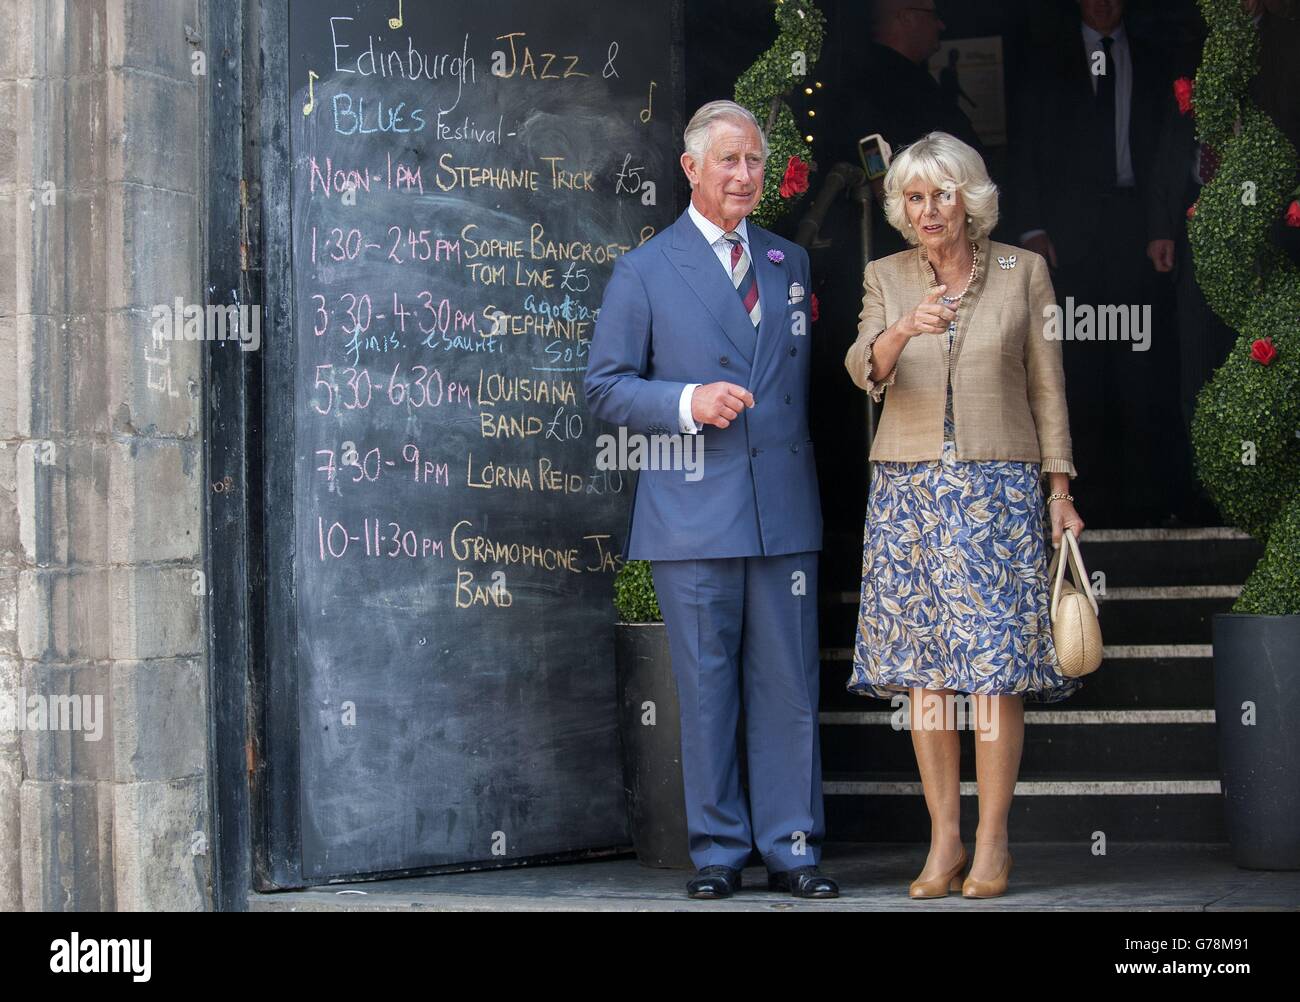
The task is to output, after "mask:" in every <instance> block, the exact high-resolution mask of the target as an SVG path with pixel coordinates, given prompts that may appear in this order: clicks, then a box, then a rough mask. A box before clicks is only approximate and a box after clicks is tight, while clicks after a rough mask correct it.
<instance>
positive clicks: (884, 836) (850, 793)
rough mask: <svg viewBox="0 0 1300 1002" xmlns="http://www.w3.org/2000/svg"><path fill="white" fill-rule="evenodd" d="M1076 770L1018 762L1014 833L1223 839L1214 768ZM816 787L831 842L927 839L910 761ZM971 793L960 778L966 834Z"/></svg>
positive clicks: (975, 808)
mask: <svg viewBox="0 0 1300 1002" xmlns="http://www.w3.org/2000/svg"><path fill="white" fill-rule="evenodd" d="M1080 765H1081V766H1082V763H1080ZM1082 771H1083V770H1082V768H1080V769H1079V770H1075V771H1069V772H1055V773H1049V772H1031V771H1029V770H1027V769H1026V768H1024V767H1022V768H1021V771H1020V780H1019V782H1018V783H1017V785H1016V791H1015V798H1014V799H1013V800H1012V802H1011V813H1010V816H1009V819H1008V824H1009V826H1010V830H1011V832H1012V833H1013V838H1015V839H1025V840H1030V841H1035V840H1041V841H1048V840H1062V839H1063V840H1088V839H1090V838H1092V837H1093V833H1095V832H1102V833H1104V834H1105V836H1106V838H1107V839H1108V840H1112V841H1115V842H1133V841H1147V842H1185V841H1197V842H1200V841H1206V842H1217V841H1224V840H1226V839H1227V833H1226V829H1225V827H1224V820H1223V798H1222V796H1221V791H1220V789H1219V779H1218V776H1217V774H1214V773H1200V774H1192V773H1183V774H1180V775H1179V776H1177V777H1176V778H1174V777H1169V776H1148V775H1139V774H1129V775H1111V776H1107V777H1105V778H1096V777H1093V776H1084V775H1080V772H1082ZM822 791H823V794H824V797H825V803H826V825H827V831H828V833H829V834H830V835H831V837H833V838H835V839H837V840H847V841H864V842H896V841H928V840H929V837H930V817H929V814H928V812H927V811H926V806H925V800H924V796H923V794H922V790H921V782H920V778H919V776H918V774H917V772H916V770H915V767H913V768H912V770H911V771H903V770H899V771H895V772H884V771H870V772H866V771H864V772H857V773H852V772H845V773H840V772H829V771H828V772H824V773H823V783H822ZM977 792H978V791H977V788H976V785H975V783H974V782H973V781H967V780H963V782H962V785H961V819H962V826H963V828H964V829H965V830H968V831H971V832H973V831H974V830H975V825H976V824H977V822H978V820H979V802H978V799H977Z"/></svg>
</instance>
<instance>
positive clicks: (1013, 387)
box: [844, 237, 1076, 477]
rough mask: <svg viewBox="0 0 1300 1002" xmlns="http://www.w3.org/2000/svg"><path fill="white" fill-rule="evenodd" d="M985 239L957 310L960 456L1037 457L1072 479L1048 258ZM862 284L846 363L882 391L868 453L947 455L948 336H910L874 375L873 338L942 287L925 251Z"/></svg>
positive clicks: (909, 458) (955, 396)
mask: <svg viewBox="0 0 1300 1002" xmlns="http://www.w3.org/2000/svg"><path fill="white" fill-rule="evenodd" d="M977 244H978V246H979V262H978V267H977V269H976V274H975V279H974V281H973V282H972V283H971V288H970V291H968V292H967V293H966V296H965V298H964V299H962V301H961V304H960V305H959V306H958V308H957V336H956V339H955V341H954V343H953V354H952V363H951V364H952V406H953V416H954V418H955V420H956V426H957V437H956V445H957V458H958V459H962V460H969V459H993V460H1004V459H1005V460H1017V461H1021V462H1029V463H1041V464H1042V472H1043V473H1044V474H1047V473H1068V474H1069V475H1070V476H1071V477H1073V476H1076V472H1075V469H1074V462H1073V455H1072V452H1071V448H1070V426H1069V419H1068V416H1067V414H1066V406H1065V374H1064V371H1063V369H1062V367H1061V342H1060V341H1058V340H1050V339H1048V338H1047V337H1046V336H1045V335H1044V329H1045V328H1046V327H1047V323H1048V320H1047V316H1048V314H1047V312H1046V310H1047V308H1049V307H1055V306H1056V296H1055V294H1054V292H1053V290H1052V280H1051V277H1050V276H1049V275H1048V271H1047V262H1046V261H1045V260H1043V258H1042V256H1041V255H1039V254H1035V253H1034V252H1033V251H1029V250H1025V249H1024V248H1023V247H1013V246H1011V245H1009V244H1003V243H995V242H993V241H991V240H989V239H988V238H987V237H986V238H985V239H984V240H982V241H978V242H977ZM863 286H864V292H863V296H862V313H861V316H860V319H859V322H858V337H857V340H856V341H855V342H854V343H853V347H851V348H850V349H849V352H848V355H847V356H846V357H845V359H844V365H845V367H846V368H847V369H848V370H849V375H850V376H851V377H852V378H853V382H854V383H856V384H857V385H858V386H859V387H861V388H862V389H864V390H866V391H867V392H868V393H869V394H871V397H872V399H874V400H877V401H879V400H880V399H881V397H882V395H883V396H884V397H885V404H884V410H883V412H882V414H881V418H880V425H879V428H878V429H877V431H876V438H875V441H874V443H873V444H872V446H871V456H870V458H871V459H872V460H873V461H877V460H882V461H889V460H897V461H901V462H915V461H917V460H926V459H939V458H941V456H942V454H943V412H944V400H945V388H946V386H947V380H948V366H949V361H948V357H947V354H948V352H947V343H948V337H947V335H946V334H939V335H934V334H920V335H918V336H917V337H914V338H912V339H911V340H910V341H908V342H907V344H906V345H905V346H904V348H903V352H902V354H901V355H899V357H898V364H897V365H895V366H894V370H893V371H892V372H890V373H889V374H888V375H887V376H886V377H885V378H884V379H882V380H879V381H873V380H872V379H871V376H870V373H871V346H872V343H873V342H874V341H875V339H876V338H877V337H878V336H879V335H880V334H881V333H882V332H883V331H884V330H885V328H887V327H888V326H890V325H891V324H893V323H894V321H896V320H898V319H899V317H901V316H903V315H904V314H906V313H910V312H911V311H912V310H914V309H915V308H916V306H917V304H919V303H920V302H921V300H922V299H924V298H925V297H926V296H928V295H929V294H930V293H932V292H934V291H935V290H936V289H937V288H938V287H939V282H938V279H937V278H936V276H935V273H934V269H933V268H932V267H931V266H930V262H929V258H928V256H927V254H926V251H925V248H924V247H915V248H912V249H911V250H906V251H903V252H901V253H899V254H892V255H890V256H889V257H886V258H882V259H880V260H879V261H872V262H871V263H870V264H868V265H867V269H866V273H865V274H864V276H863ZM954 291H960V290H954ZM1058 329H1059V326H1058ZM886 388H888V390H889V392H888V393H887V394H886V393H885V390H886Z"/></svg>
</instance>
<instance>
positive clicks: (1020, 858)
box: [248, 827, 1300, 914]
mask: <svg viewBox="0 0 1300 1002" xmlns="http://www.w3.org/2000/svg"><path fill="white" fill-rule="evenodd" d="M964 834H965V836H966V847H967V850H968V851H970V850H971V849H972V848H973V847H974V829H973V828H969V827H968V828H966V829H965V831H964ZM1108 835H1109V840H1108V845H1107V847H1106V852H1105V854H1098V853H1096V852H1095V851H1094V850H1093V842H1094V840H1093V839H1092V837H1091V834H1090V833H1087V834H1084V835H1082V836H1079V837H1071V838H1070V839H1069V840H1068V841H1064V840H1060V841H1053V842H1034V841H1031V840H1029V839H1028V838H1027V837H1026V836H1024V835H1023V833H1022V832H1020V831H1019V830H1018V829H1015V828H1013V829H1012V831H1011V854H1012V856H1013V858H1014V860H1015V864H1014V866H1013V867H1012V871H1011V878H1010V882H1009V885H1008V889H1007V893H1006V894H1005V895H1004V896H1002V897H1000V898H988V899H986V900H982V901H980V900H971V899H963V898H962V897H961V895H959V894H958V895H949V896H948V897H946V898H937V899H935V900H932V901H912V900H911V899H909V898H908V896H907V886H908V884H909V883H910V882H911V881H912V880H913V879H914V878H915V877H916V875H917V873H918V872H920V869H921V867H922V866H923V865H924V863H925V853H926V846H925V845H920V844H915V843H911V842H909V843H907V844H897V843H888V844H886V843H877V844H874V845H866V846H864V845H848V844H842V843H831V844H828V845H827V846H826V851H825V853H824V854H823V856H822V860H821V865H822V869H823V871H825V872H826V873H828V874H830V875H831V876H832V877H834V878H835V879H836V880H837V881H839V884H840V897H839V898H837V899H835V900H833V901H811V900H800V899H797V898H791V897H790V895H788V894H777V893H773V892H769V891H768V890H767V882H766V875H765V873H764V871H763V869H762V868H761V867H749V868H748V869H746V870H745V872H744V878H743V879H744V885H743V887H742V889H741V891H740V893H739V894H737V895H736V896H735V897H732V898H728V899H726V900H723V901H692V900H691V899H689V898H687V897H686V894H685V889H684V886H685V882H686V878H687V876H688V873H689V871H686V870H674V869H652V868H650V867H646V866H641V865H640V864H639V863H638V862H637V861H636V860H635V859H632V858H630V857H627V856H623V857H621V858H617V859H605V860H599V861H592V862H575V863H569V864H566V865H564V866H524V867H513V868H511V869H502V870H489V871H482V872H477V873H448V874H440V875H438V876H427V877H421V876H417V877H403V878H400V879H395V880H378V881H366V882H354V883H348V884H331V885H327V886H322V887H311V888H307V889H305V890H301V891H281V892H279V893H275V894H258V893H256V892H252V893H250V894H249V896H248V908H249V910H250V911H258V912H316V911H349V912H372V911H373V912H379V911H383V912H406V913H418V914H424V913H427V912H432V911H453V912H505V911H528V912H540V911H548V912H561V911H589V912H626V911H695V912H731V911H757V912H769V913H785V912H791V911H826V912H831V911H841V912H844V911H908V912H912V913H915V912H916V911H918V910H921V909H924V910H938V911H949V910H951V911H1017V910H1025V911H1035V912H1041V911H1141V912H1151V911H1196V912H1200V911H1237V910H1247V909H1249V910H1285V911H1298V910H1300V872H1298V873H1276V872H1261V871H1253V870H1241V869H1238V868H1237V867H1236V866H1235V865H1234V864H1233V860H1232V852H1231V849H1230V848H1229V847H1228V846H1227V845H1223V844H1200V845H1198V844H1181V843H1180V844H1171V843H1155V842H1141V843H1136V844H1135V843H1131V842H1124V841H1122V840H1121V839H1119V838H1118V837H1117V836H1115V835H1113V834H1110V833H1108Z"/></svg>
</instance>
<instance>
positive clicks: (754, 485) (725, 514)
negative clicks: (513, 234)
mask: <svg viewBox="0 0 1300 1002" xmlns="http://www.w3.org/2000/svg"><path fill="white" fill-rule="evenodd" d="M746 225H747V230H748V236H749V246H750V254H751V258H752V266H753V268H754V269H755V272H756V278H757V281H758V289H759V302H760V303H761V306H762V320H761V323H760V327H759V330H758V331H757V335H756V334H755V330H754V325H753V322H752V321H751V320H750V319H749V316H748V315H747V314H746V312H745V308H744V306H743V305H742V304H741V301H740V296H739V294H738V293H737V292H736V289H735V287H734V286H733V285H732V283H731V280H730V278H729V276H728V275H727V272H726V269H725V268H724V267H723V266H722V264H721V263H720V262H719V260H718V258H717V255H716V254H715V253H714V251H713V249H712V248H711V247H710V246H709V244H708V243H707V242H706V241H705V238H704V235H703V234H702V233H701V232H700V230H699V228H698V227H697V226H696V225H695V223H694V222H693V221H692V220H691V218H690V216H689V215H688V214H687V213H683V214H682V215H681V216H680V217H679V218H678V220H677V222H676V223H674V224H673V225H672V226H670V227H669V228H668V229H666V230H664V232H663V233H660V234H659V235H657V236H655V237H654V238H652V239H651V240H649V241H647V242H646V243H645V244H643V245H642V246H641V247H638V248H637V249H636V250H634V251H632V252H631V253H629V254H626V255H624V256H623V257H621V258H619V259H618V260H617V261H616V262H615V265H614V271H613V274H612V276H611V277H610V280H609V284H608V286H607V287H606V289H605V298H604V301H603V303H602V304H601V309H600V316H599V318H598V320H597V322H596V329H595V333H594V334H593V336H592V342H591V348H590V357H589V360H588V366H587V375H586V378H585V383H584V388H585V391H586V396H587V404H588V406H589V407H590V409H591V412H592V414H594V415H595V416H596V417H597V418H599V419H600V420H602V421H605V422H608V423H609V424H611V425H615V426H624V427H626V428H627V431H628V434H641V435H645V436H651V435H677V434H681V430H680V429H681V426H680V423H679V418H678V404H679V401H680V398H681V394H682V390H683V388H684V387H685V386H686V384H688V383H701V384H707V383H713V382H719V381H725V382H730V383H735V384H738V385H740V386H743V387H745V388H746V389H748V390H749V391H750V392H751V393H752V394H753V395H754V402H755V406H754V407H752V408H746V409H745V410H744V412H743V413H742V414H741V415H740V416H739V417H737V419H736V420H735V421H733V422H731V425H730V426H729V427H727V428H715V427H713V426H712V425H705V426H704V428H703V430H702V431H701V432H699V433H698V434H699V435H701V436H702V438H703V441H702V443H701V444H702V446H703V454H702V473H703V476H702V477H701V478H700V479H698V480H689V479H687V477H686V474H685V473H684V472H682V471H680V470H651V469H645V470H641V471H640V472H639V475H638V477H637V485H636V492H635V494H634V496H633V501H632V510H631V513H630V515H629V521H628V530H627V536H626V544H625V546H624V548H623V555H624V557H625V558H626V559H630V560H698V559H706V558H718V557H746V556H760V555H775V554H782V553H799V552H803V551H808V550H820V549H821V546H822V515H821V502H820V498H819V496H818V492H817V468H816V461H815V459H814V455H813V443H812V436H811V435H810V434H809V430H808V392H809V371H810V370H809V366H810V364H811V361H812V351H811V345H810V342H811V340H812V334H811V331H812V316H811V313H812V282H811V276H810V274H809V267H808V254H807V252H806V251H804V249H803V248H802V247H799V246H798V245H797V244H792V243H790V242H789V241H788V240H784V239H782V238H781V237H779V236H777V235H776V234H775V233H769V232H768V231H766V230H763V229H760V228H759V227H757V226H755V225H754V224H753V223H752V222H749V223H747V224H746ZM770 250H777V251H780V252H781V255H784V258H783V260H781V261H780V262H776V261H773V260H771V258H769V256H768V251H770ZM792 288H793V298H795V299H796V300H798V301H796V302H791V301H790V300H791V298H792V296H791V292H792ZM800 290H802V295H801V293H800Z"/></svg>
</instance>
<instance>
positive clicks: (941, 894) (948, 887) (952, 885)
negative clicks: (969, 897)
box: [907, 846, 967, 899]
mask: <svg viewBox="0 0 1300 1002" xmlns="http://www.w3.org/2000/svg"><path fill="white" fill-rule="evenodd" d="M966 860H967V856H966V848H965V846H963V847H962V850H961V859H959V860H958V861H957V865H956V866H954V867H953V868H952V869H951V870H949V871H948V872H947V873H945V874H942V875H941V876H938V877H932V878H931V879H930V880H913V881H912V883H911V886H909V887H908V889H907V896H908V897H909V898H916V899H921V898H946V897H947V896H948V892H949V891H959V890H961V889H962V879H961V871H962V870H964V869H965V868H966Z"/></svg>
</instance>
